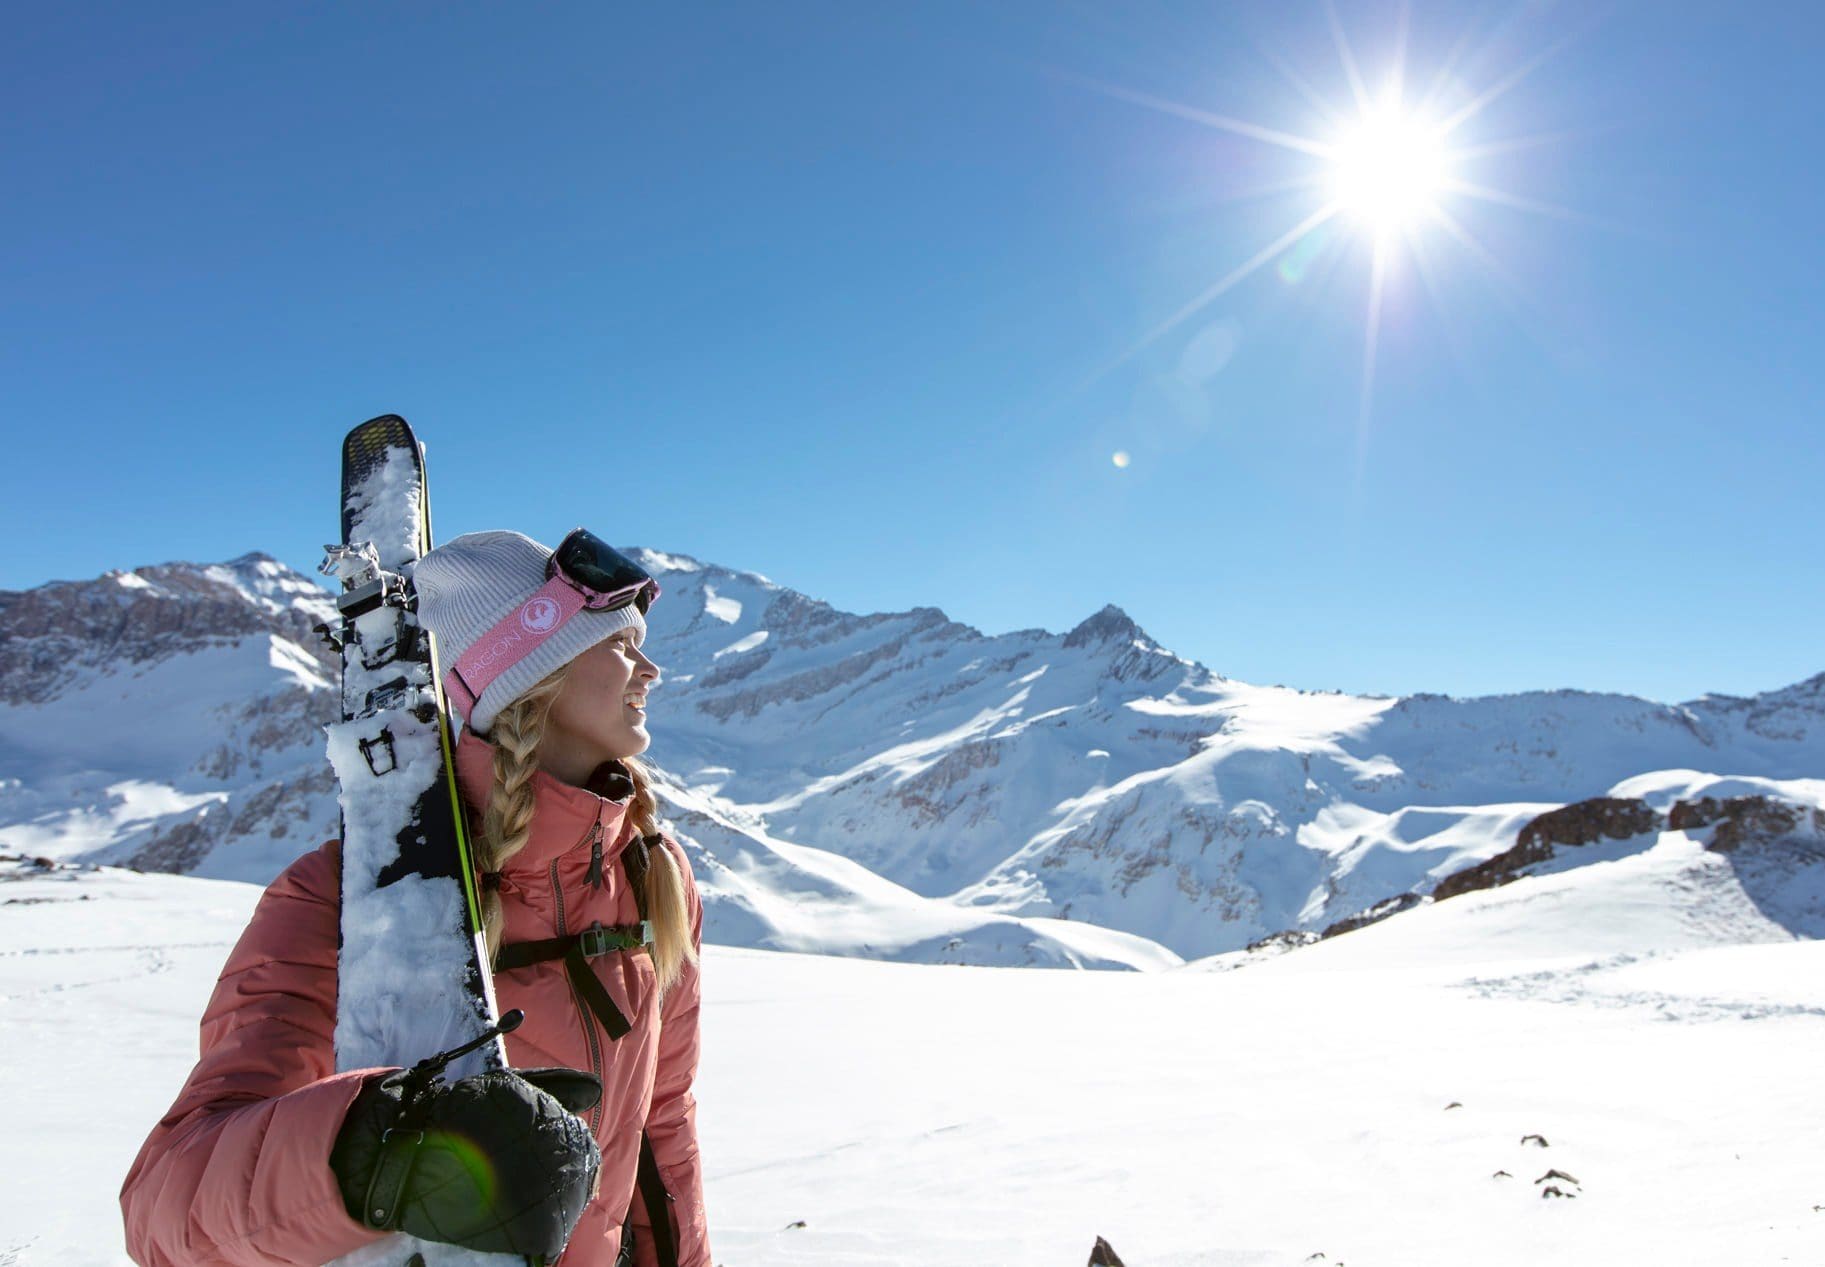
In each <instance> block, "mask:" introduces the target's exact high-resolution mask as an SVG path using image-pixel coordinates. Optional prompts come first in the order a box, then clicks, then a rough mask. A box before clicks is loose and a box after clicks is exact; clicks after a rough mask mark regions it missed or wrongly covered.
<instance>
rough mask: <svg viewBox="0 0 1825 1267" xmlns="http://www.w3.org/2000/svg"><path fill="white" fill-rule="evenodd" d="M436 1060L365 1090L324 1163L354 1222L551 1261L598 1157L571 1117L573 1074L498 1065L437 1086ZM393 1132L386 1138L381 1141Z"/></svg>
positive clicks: (583, 1097) (590, 1185) (579, 1087)
mask: <svg viewBox="0 0 1825 1267" xmlns="http://www.w3.org/2000/svg"><path fill="white" fill-rule="evenodd" d="M437 1068H441V1065H440V1064H437V1062H436V1058H434V1059H433V1060H432V1061H426V1062H424V1063H423V1064H421V1065H419V1066H418V1067H417V1068H414V1069H403V1070H400V1071H399V1072H398V1073H393V1074H389V1075H387V1076H386V1077H385V1078H382V1079H380V1080H379V1081H377V1082H371V1083H369V1084H368V1085H367V1086H366V1087H364V1088H362V1091H361V1094H360V1095H358V1096H356V1097H355V1103H354V1104H353V1105H351V1106H350V1108H349V1112H348V1116H347V1118H345V1119H344V1121H343V1124H342V1130H341V1132H340V1134H338V1135H337V1137H336V1146H335V1148H334V1149H332V1150H331V1152H330V1166H331V1168H332V1169H333V1170H334V1171H335V1172H336V1180H337V1183H338V1185H339V1186H340V1187H341V1189H342V1200H343V1204H344V1205H346V1206H347V1207H348V1211H349V1214H350V1215H352V1216H353V1217H354V1218H355V1219H356V1220H357V1221H358V1222H361V1223H365V1224H366V1225H367V1226H369V1227H374V1228H380V1229H382V1230H385V1231H399V1232H409V1233H411V1234H412V1235H413V1236H416V1237H419V1238H421V1239H423V1240H428V1241H442V1242H445V1243H447V1244H451V1245H462V1246H465V1247H467V1248H469V1249H476V1250H482V1251H485V1252H491V1253H504V1254H523V1255H536V1256H539V1257H542V1258H544V1259H546V1260H550V1259H552V1258H556V1257H557V1255H558V1254H559V1253H560V1252H561V1251H562V1250H563V1248H564V1243H565V1242H566V1241H567V1240H569V1239H570V1233H571V1230H572V1229H573V1228H575V1227H576V1225H577V1219H578V1218H579V1217H580V1216H581V1215H582V1213H583V1207H584V1206H585V1205H586V1204H588V1202H589V1200H590V1198H591V1197H592V1196H593V1195H594V1194H595V1187H596V1178H597V1172H598V1170H599V1169H600V1168H601V1165H602V1155H601V1153H600V1151H598V1149H597V1148H596V1141H595V1139H594V1138H593V1137H592V1136H591V1135H590V1133H589V1128H588V1127H587V1126H585V1125H584V1123H583V1122H582V1120H581V1119H580V1118H578V1117H577V1116H576V1115H577V1114H578V1113H579V1112H583V1111H585V1110H588V1109H590V1108H592V1107H593V1106H594V1105H595V1103H596V1102H597V1101H598V1100H600V1099H601V1098H602V1084H601V1082H600V1081H598V1080H597V1079H596V1077H595V1076H594V1075H593V1074H588V1073H584V1072H583V1071H582V1070H580V1069H520V1070H509V1069H498V1070H490V1071H489V1072H486V1073H479V1074H472V1075H470V1076H469V1077H467V1078H462V1079H459V1080H458V1081H456V1082H453V1083H448V1084H446V1083H445V1082H444V1081H443V1079H442V1077H441V1076H440V1075H439V1074H438V1073H437V1072H436V1070H437ZM389 1132H390V1134H389Z"/></svg>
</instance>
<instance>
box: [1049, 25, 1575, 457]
mask: <svg viewBox="0 0 1825 1267" xmlns="http://www.w3.org/2000/svg"><path fill="white" fill-rule="evenodd" d="M1323 8H1324V11H1325V15H1326V19H1327V24H1328V25H1329V27H1330V33H1331V40H1332V43H1333V44H1334V45H1335V46H1336V51H1337V58H1338V63H1339V67H1340V69H1341V71H1342V78H1343V80H1344V81H1345V83H1346V84H1347V85H1348V89H1349V100H1348V101H1347V102H1345V103H1339V102H1337V101H1335V100H1333V99H1331V98H1329V97H1327V96H1325V95H1324V94H1323V93H1321V92H1320V91H1319V90H1318V89H1317V88H1315V87H1313V86H1312V84H1311V83H1310V82H1308V80H1307V79H1306V77H1305V76H1304V75H1303V74H1302V73H1301V72H1300V71H1299V70H1298V69H1297V68H1296V67H1293V66H1291V65H1287V64H1284V63H1282V62H1281V61H1280V60H1279V59H1278V58H1275V57H1272V56H1269V58H1268V62H1269V65H1270V66H1272V67H1273V69H1275V70H1276V71H1278V72H1279V74H1280V77H1281V78H1282V79H1283V80H1285V81H1286V84H1287V86H1288V87H1289V88H1290V89H1292V90H1294V91H1295V92H1297V93H1298V94H1299V95H1300V96H1303V97H1304V98H1305V99H1306V102H1307V103H1308V105H1310V106H1311V107H1313V110H1314V116H1313V117H1315V118H1316V119H1320V120H1323V121H1324V123H1323V124H1322V126H1321V127H1320V129H1319V130H1318V131H1317V132H1316V133H1301V132H1295V131H1289V130H1287V129H1286V128H1283V127H1276V126H1273V125H1272V124H1271V123H1266V122H1258V121H1255V120H1251V119H1246V118H1241V117H1238V116H1236V115H1229V114H1220V113H1217V112H1215V111H1212V110H1208V109H1204V108H1202V107H1201V106H1196V105H1190V104H1187V103H1184V102H1179V101H1173V100H1170V99H1168V98H1164V97H1158V96H1155V95H1153V94H1151V93H1147V92H1140V91H1136V90H1134V89H1131V88H1125V87H1121V86H1118V85H1114V84H1108V83H1104V82H1101V81H1097V80H1089V79H1084V80H1080V82H1081V83H1082V84H1083V85H1084V86H1085V87H1088V88H1091V89H1093V90H1095V91H1097V92H1101V93H1103V94H1105V95H1107V96H1110V97H1113V98H1116V99H1118V100H1122V101H1127V102H1130V103H1132V104H1134V105H1137V106H1140V107H1143V108H1145V109H1148V110H1155V111H1158V112H1160V113H1162V114H1167V115H1172V116H1174V117H1176V118H1180V119H1184V120H1187V121H1189V122H1191V123H1195V124H1198V125H1201V126H1203V127H1206V128H1213V129H1215V130H1217V131H1219V132H1227V133H1230V134H1231V135H1233V136H1239V137H1243V138H1245V139H1247V140H1249V141H1254V142H1258V143H1260V144H1263V145H1270V146H1274V147H1276V148H1278V149H1282V150H1286V151H1289V152H1291V153H1294V154H1297V155H1300V156H1301V157H1302V158H1303V159H1304V160H1306V161H1307V162H1308V163H1309V168H1308V169H1307V170H1306V171H1305V172H1303V173H1299V174H1297V175H1290V176H1289V178H1287V179H1283V180H1280V181H1278V182H1276V183H1272V184H1268V185H1264V186H1262V187H1260V188H1259V189H1257V190H1253V191H1246V190H1245V191H1240V192H1238V193H1237V194H1235V195H1226V197H1229V196H1233V197H1249V196H1252V195H1253V194H1257V193H1258V194H1272V193H1278V192H1283V191H1298V192H1299V193H1300V194H1301V195H1302V198H1303V199H1304V205H1303V206H1302V207H1301V208H1300V210H1299V211H1298V212H1296V213H1295V216H1294V220H1293V222H1292V223H1290V224H1287V225H1285V226H1283V227H1281V228H1280V229H1279V232H1278V234H1277V236H1275V237H1273V238H1272V240H1270V241H1267V242H1265V243H1264V244H1262V245H1260V246H1258V247H1257V248H1256V249H1255V250H1254V251H1253V253H1252V254H1249V255H1247V256H1246V257H1245V258H1243V259H1242V260H1241V261H1240V262H1238V263H1237V264H1235V265H1234V266H1233V267H1231V268H1230V269H1229V271H1228V272H1226V273H1223V274H1222V275H1221V276H1220V277H1217V278H1216V279H1215V280H1213V281H1211V282H1209V283H1208V284H1207V285H1205V286H1204V288H1203V289H1202V290H1200V291H1198V292H1196V293H1195V294H1193V295H1192V296H1191V297H1190V298H1188V299H1187V300H1185V301H1184V302H1182V303H1180V304H1179V305H1178V306H1177V307H1176V308H1174V309H1172V310H1171V311H1170V312H1168V313H1167V314H1166V315H1165V316H1164V317H1163V318H1162V319H1161V320H1159V321H1157V322H1155V323H1154V324H1153V325H1152V326H1151V327H1149V328H1148V329H1146V330H1145V331H1143V332H1142V333H1141V334H1140V335H1139V336H1138V337H1137V338H1135V339H1133V340H1132V341H1131V342H1129V344H1128V345H1127V346H1126V347H1125V348H1122V349H1120V350H1119V351H1117V352H1116V353H1115V354H1114V355H1113V356H1111V357H1109V358H1108V359H1107V360H1106V361H1104V362H1103V363H1102V364H1101V365H1100V366H1098V367H1097V368H1096V369H1095V370H1094V371H1093V372H1092V373H1091V375H1090V376H1089V378H1090V381H1094V380H1095V379H1096V378H1099V377H1101V376H1102V375H1104V374H1107V373H1109V372H1111V371H1112V370H1114V369H1115V368H1116V367H1118V366H1121V365H1125V364H1127V363H1128V362H1129V361H1131V360H1132V359H1133V358H1134V357H1135V356H1137V355H1138V354H1139V353H1140V352H1141V351H1142V349H1144V348H1147V347H1150V346H1152V345H1153V344H1155V343H1157V342H1158V341H1159V340H1161V339H1163V338H1165V337H1166V336H1167V335H1169V334H1171V333H1172V332H1173V331H1175V330H1177V329H1179V328H1180V327H1181V326H1183V325H1184V324H1185V323H1186V322H1187V321H1190V320H1192V319H1193V318H1194V317H1196V316H1197V315H1198V314H1199V313H1200V312H1203V311H1205V310H1206V309H1208V308H1209V307H1210V306H1211V305H1212V304H1214V303H1215V302H1216V301H1217V300H1218V299H1219V298H1221V297H1222V296H1223V295H1226V294H1228V293H1229V292H1230V291H1231V290H1233V289H1235V288H1236V287H1237V286H1240V285H1241V284H1242V283H1243V282H1245V281H1246V280H1248V279H1249V278H1250V277H1252V276H1254V275H1255V274H1256V273H1257V272H1258V271H1260V270H1261V269H1263V268H1273V269H1274V270H1275V271H1276V272H1278V273H1279V275H1280V277H1281V279H1282V280H1283V281H1284V282H1286V283H1287V284H1288V285H1297V284H1299V281H1300V278H1301V277H1302V276H1303V275H1304V274H1305V272H1306V267H1307V265H1308V264H1309V263H1310V262H1311V259H1312V258H1313V257H1314V256H1315V255H1317V254H1318V253H1320V252H1323V251H1326V250H1328V249H1331V248H1330V245H1329V244H1332V243H1337V242H1340V241H1341V240H1342V239H1343V238H1344V237H1345V236H1346V235H1343V234H1338V233H1335V232H1333V230H1334V229H1335V228H1337V227H1339V226H1341V225H1342V224H1344V223H1353V224H1355V225H1356V226H1357V227H1358V228H1359V229H1360V230H1361V234H1360V238H1361V239H1365V240H1363V241H1359V242H1358V243H1357V244H1356V246H1357V247H1359V248H1366V249H1363V250H1361V252H1360V253H1361V254H1362V255H1363V256H1365V257H1366V262H1367V264H1368V270H1367V273H1368V276H1367V282H1368V284H1367V287H1366V291H1367V294H1366V299H1367V303H1366V305H1365V310H1364V321H1363V344H1362V375H1361V382H1360V387H1359V390H1358V392H1357V422H1356V439H1357V445H1356V471H1357V479H1358V483H1359V487H1360V481H1361V479H1362V472H1363V469H1364V463H1365V461H1366V457H1367V452H1368V437H1369V420H1370V410H1371V403H1372V401H1373V399H1374V393H1375V363H1376V356H1377V348H1378V346H1379V343H1380V336H1381V327H1382V316H1383V310H1384V306H1385V304H1386V301H1387V297H1388V295H1389V294H1390V293H1394V288H1395V287H1397V286H1404V284H1405V282H1404V279H1405V278H1406V277H1407V276H1408V275H1411V276H1412V277H1415V278H1417V279H1418V280H1419V281H1420V283H1421V284H1422V285H1423V286H1424V288H1425V290H1426V292H1427V294H1428V295H1430V296H1431V297H1432V298H1433V300H1434V302H1435V303H1436V302H1438V294H1439V291H1440V283H1439V275H1440V272H1441V267H1442V265H1443V264H1444V263H1445V261H1443V260H1440V259H1438V258H1436V256H1437V252H1438V251H1439V250H1440V249H1441V248H1442V249H1443V250H1446V251H1450V250H1453V249H1454V248H1456V249H1458V250H1461V252H1462V253H1463V254H1465V255H1468V256H1469V257H1471V258H1472V259H1473V260H1474V261H1475V262H1476V263H1478V264H1480V265H1481V266H1482V267H1483V269H1484V270H1485V272H1486V273H1487V274H1488V275H1489V276H1490V277H1492V278H1493V279H1494V280H1495V281H1496V282H1497V283H1498V284H1501V285H1502V286H1504V288H1505V289H1507V290H1509V291H1512V290H1513V289H1515V287H1514V282H1513V279H1512V278H1511V277H1510V276H1509V273H1508V270H1507V269H1505V268H1504V267H1503V265H1502V261H1501V259H1500V258H1499V257H1498V256H1497V255H1496V253H1495V252H1494V251H1492V250H1490V249H1489V247H1487V246H1485V245H1484V244H1483V243H1482V241H1480V240H1479V237H1478V234H1477V233H1476V232H1474V231H1473V229H1474V222H1473V221H1470V220H1466V219H1465V218H1464V216H1465V213H1466V212H1469V213H1472V214H1474V209H1475V206H1476V205H1477V204H1487V205H1493V206H1497V207H1502V208H1505V209H1508V210H1512V211H1521V212H1527V213H1529V214H1533V215H1540V216H1546V217H1550V218H1553V219H1559V220H1582V219H1585V217H1582V216H1580V215H1579V214H1578V213H1577V212H1576V211H1574V210H1572V209H1570V208H1566V207H1558V206H1554V205H1553V204H1551V203H1547V202H1542V201H1540V200H1538V199H1536V198H1533V197H1531V196H1527V195H1525V194H1520V193H1514V192H1510V191H1508V190H1505V189H1501V188H1497V187H1493V186H1490V185H1487V184H1484V183H1483V182H1482V180H1481V179H1480V178H1479V179H1474V180H1473V179H1470V178H1469V177H1470V175H1471V173H1472V172H1474V171H1477V170H1479V169H1480V168H1482V165H1483V164H1484V163H1485V161H1486V160H1488V159H1490V158H1492V157H1495V156H1497V155H1501V154H1504V153H1508V152H1512V151H1517V150H1523V149H1528V148H1531V147H1533V146H1536V145H1540V144H1545V143H1548V142H1551V141H1553V140H1555V139H1556V138H1555V136H1554V135H1551V134H1545V135H1510V136H1505V137H1483V136H1480V135H1477V133H1478V131H1479V128H1478V125H1477V124H1476V120H1478V119H1479V118H1480V117H1481V116H1483V115H1484V113H1485V112H1486V111H1487V110H1488V108H1489V107H1490V106H1491V105H1492V104H1493V103H1495V102H1497V101H1500V100H1502V99H1503V98H1504V97H1506V96H1507V95H1508V94H1510V93H1511V92H1513V91H1514V90H1515V89H1516V87H1517V86H1519V85H1520V84H1522V83H1523V82H1524V81H1526V80H1527V79H1528V77H1529V76H1531V75H1533V74H1534V73H1535V72H1536V71H1538V70H1539V69H1540V67H1541V66H1543V65H1545V64H1546V63H1547V62H1548V61H1550V60H1551V59H1552V58H1553V57H1554V56H1556V55H1557V54H1559V53H1560V52H1561V51H1562V50H1564V49H1566V48H1568V47H1570V46H1571V44H1572V43H1573V42H1574V38H1575V36H1576V35H1577V34H1578V32H1576V31H1574V32H1571V33H1568V34H1566V35H1565V36H1563V37H1561V38H1560V39H1558V40H1556V41H1555V42H1554V43H1553V44H1551V45H1550V46H1548V47H1545V48H1543V49H1541V50H1539V51H1538V52H1535V53H1531V54H1528V55H1526V56H1523V57H1522V58H1521V59H1520V60H1519V61H1518V62H1517V63H1516V64H1515V65H1513V66H1512V67H1511V68H1510V69H1508V70H1506V71H1503V72H1501V73H1498V74H1494V75H1491V76H1490V77H1488V78H1485V77H1484V76H1483V75H1481V74H1475V75H1473V74H1470V73H1468V71H1467V69H1466V68H1468V67H1472V66H1476V65H1478V64H1479V61H1480V60H1482V59H1483V58H1484V57H1485V55H1486V54H1490V53H1491V52H1492V50H1490V49H1484V50H1482V51H1480V52H1479V51H1477V50H1474V49H1473V48H1472V47H1471V45H1470V44H1469V43H1468V37H1466V39H1463V40H1460V41H1459V43H1458V46H1457V48H1456V50H1455V51H1454V52H1452V53H1451V54H1450V55H1448V56H1447V57H1446V58H1445V60H1444V61H1443V62H1442V63H1440V64H1439V65H1438V66H1437V67H1436V68H1434V70H1433V72H1432V74H1430V75H1429V76H1425V77H1416V76H1413V75H1412V74H1410V68H1409V67H1408V65H1407V42H1408V27H1407V16H1406V12H1407V3H1406V0H1401V4H1400V13H1401V18H1400V22H1399V26H1398V28H1397V31H1396V36H1395V39H1394V41H1393V55H1392V57H1391V59H1390V60H1389V61H1388V63H1387V64H1386V65H1383V66H1380V67H1371V68H1367V69H1366V70H1365V67H1364V66H1363V65H1362V64H1361V63H1360V62H1359V61H1358V59H1357V56H1356V51H1355V50H1354V49H1353V48H1351V46H1350V41H1349V39H1348V38H1347V37H1346V36H1345V34H1344V30H1343V25H1342V23H1341V22H1340V21H1339V20H1338V16H1337V12H1336V9H1335V7H1334V5H1333V3H1332V0H1324V2H1323ZM1586 29H1588V28H1586ZM1490 64H1491V66H1492V67H1493V64H1494V63H1493V60H1491V63H1490ZM1428 80H1429V82H1428ZM1481 126H1484V127H1486V126H1487V121H1485V122H1484V124H1483V125H1481ZM1307 196H1309V197H1307ZM1289 264H1291V265H1293V266H1292V267H1289V266H1288V265H1289ZM1408 264H1411V266H1412V267H1411V268H1410V269H1409V268H1408V267H1407V265H1408Z"/></svg>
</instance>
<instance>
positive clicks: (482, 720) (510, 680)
mask: <svg viewBox="0 0 1825 1267" xmlns="http://www.w3.org/2000/svg"><path fill="white" fill-rule="evenodd" d="M550 558H551V551H550V550H548V549H547V548H545V547H544V546H542V545H540V544H539V543H538V542H536V541H534V540H533V539H532V538H531V537H528V536H525V535H524V534H522V533H518V532H465V533H464V534H463V535H462V536H460V537H452V538H450V540H448V541H446V542H444V544H442V545H440V546H438V547H437V548H436V549H435V550H432V551H431V552H430V553H429V554H426V555H425V556H424V557H423V558H421V559H420V560H419V561H418V565H417V567H415V568H414V569H413V570H412V582H413V585H414V587H415V588H416V589H417V590H418V619H419V621H420V622H421V623H422V624H423V625H424V627H425V628H426V629H429V630H430V631H431V632H432V634H434V635H435V636H436V638H437V661H438V667H439V668H440V669H441V670H442V671H443V672H445V673H448V672H449V671H450V666H451V665H453V664H455V663H456V662H457V661H458V660H460V659H462V656H463V652H465V651H467V650H468V649H469V648H470V647H472V646H474V645H475V643H476V642H477V641H479V640H480V639H481V637H482V635H483V634H486V633H487V632H488V631H489V630H490V629H492V628H494V626H495V625H497V624H499V623H500V622H501V621H502V620H503V619H505V618H506V616H507V615H508V613H510V612H512V611H513V610H514V609H515V608H516V607H518V606H519V605H520V604H522V603H524V602H525V601H526V600H527V599H529V598H531V597H532V596H533V595H534V594H536V593H538V591H539V589H540V588H541V587H543V586H544V584H545V565H546V563H547V561H548V560H549V559H550ZM629 626H632V627H633V628H635V629H637V630H638V631H639V633H638V635H637V636H638V638H639V640H640V641H641V642H644V641H646V617H644V616H642V615H641V614H640V609H639V608H638V607H636V606H635V605H634V604H632V603H628V604H626V605H625V606H622V607H617V608H615V609H614V610H613V611H590V610H589V609H587V608H585V609H584V610H582V611H580V612H578V613H577V614H576V615H574V616H572V617H571V618H570V619H569V620H567V621H565V622H564V623H563V625H561V626H559V628H558V631H557V632H556V633H554V634H552V635H551V636H550V637H549V638H547V639H546V640H545V641H544V642H542V643H540V644H539V645H538V646H537V647H535V648H533V650H532V653H531V654H530V655H528V656H527V657H526V658H525V659H524V660H521V661H520V662H519V663H517V664H514V665H511V666H509V668H508V669H507V671H506V672H504V673H502V674H501V675H500V676H499V677H497V678H495V679H494V681H492V682H490V683H489V684H488V688H487V689H486V690H484V691H483V692H482V695H481V698H480V699H478V700H476V701H475V713H474V715H473V716H471V717H469V718H468V722H469V729H471V730H473V731H475V732H476V733H477V734H487V733H488V730H489V728H490V727H491V726H493V725H494V719H495V718H496V717H497V716H499V714H500V711H501V710H502V709H503V708H505V707H507V705H509V704H511V703H513V701H514V700H516V699H518V698H519V697H520V696H521V695H523V694H525V693H526V691H528V690H530V689H531V688H532V687H533V686H535V685H537V684H538V683H539V682H540V681H541V680H542V679H543V678H544V677H545V676H546V675H547V674H549V673H551V672H553V671H554V670H556V669H557V668H558V667H559V666H560V665H564V664H568V663H570V661H572V660H574V659H575V658H576V657H578V656H580V655H582V654H583V653H584V652H585V651H588V650H589V649H590V648H591V647H593V646H595V645H596V644H597V643H598V642H601V641H602V640H603V639H604V638H606V637H608V636H609V635H610V634H612V633H614V632H615V631H617V630H620V629H626V628H628V627H629ZM452 704H453V706H454V705H455V701H454V700H453V701H452Z"/></svg>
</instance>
